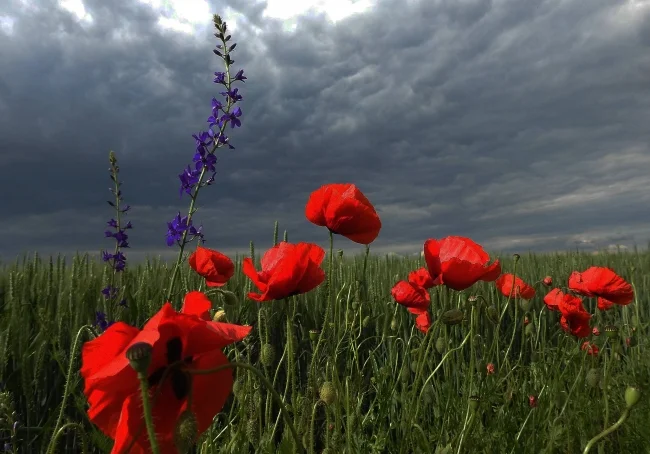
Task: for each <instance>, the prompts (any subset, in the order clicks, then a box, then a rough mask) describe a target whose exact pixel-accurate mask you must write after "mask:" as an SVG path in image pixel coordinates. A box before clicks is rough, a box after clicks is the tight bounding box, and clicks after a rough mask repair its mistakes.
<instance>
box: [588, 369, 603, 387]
mask: <svg viewBox="0 0 650 454" xmlns="http://www.w3.org/2000/svg"><path fill="white" fill-rule="evenodd" d="M586 380H587V384H588V385H589V386H591V387H592V388H596V387H598V384H599V383H600V371H599V370H598V369H596V368H595V367H592V368H591V369H589V370H588V371H587V376H586Z"/></svg>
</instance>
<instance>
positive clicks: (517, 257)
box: [512, 254, 521, 263]
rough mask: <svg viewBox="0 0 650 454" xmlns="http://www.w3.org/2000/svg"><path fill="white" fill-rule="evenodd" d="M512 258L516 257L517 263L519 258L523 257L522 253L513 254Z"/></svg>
mask: <svg viewBox="0 0 650 454" xmlns="http://www.w3.org/2000/svg"><path fill="white" fill-rule="evenodd" d="M512 258H513V259H515V263H517V262H518V261H519V259H520V258H521V255H519V254H512Z"/></svg>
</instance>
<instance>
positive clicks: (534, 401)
mask: <svg viewBox="0 0 650 454" xmlns="http://www.w3.org/2000/svg"><path fill="white" fill-rule="evenodd" d="M528 406H529V407H530V408H535V407H537V396H533V395H530V396H528Z"/></svg>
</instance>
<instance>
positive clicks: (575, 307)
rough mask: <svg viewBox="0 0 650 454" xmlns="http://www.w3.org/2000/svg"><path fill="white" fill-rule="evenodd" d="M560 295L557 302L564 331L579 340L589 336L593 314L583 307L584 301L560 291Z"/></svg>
mask: <svg viewBox="0 0 650 454" xmlns="http://www.w3.org/2000/svg"><path fill="white" fill-rule="evenodd" d="M558 293H559V294H560V295H561V296H559V297H558V299H556V301H557V302H558V305H557V308H558V310H559V311H560V313H561V314H562V317H561V318H560V326H561V327H562V329H563V330H564V331H566V332H568V333H571V334H573V335H574V336H576V337H578V338H582V337H587V336H589V333H591V328H589V320H591V314H590V313H589V312H587V311H586V310H585V309H584V307H583V306H582V300H581V299H580V298H578V297H576V296H573V295H569V294H563V293H562V292H561V291H560V290H559V289H558ZM547 296H548V295H547Z"/></svg>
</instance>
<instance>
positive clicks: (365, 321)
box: [361, 315, 370, 328]
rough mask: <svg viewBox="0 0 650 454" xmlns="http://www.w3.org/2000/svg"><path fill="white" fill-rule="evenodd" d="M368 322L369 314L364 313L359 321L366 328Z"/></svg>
mask: <svg viewBox="0 0 650 454" xmlns="http://www.w3.org/2000/svg"><path fill="white" fill-rule="evenodd" d="M369 324H370V316H369V315H366V316H365V317H364V319H363V321H362V322H361V325H362V326H363V327H364V328H367V327H368V325H369Z"/></svg>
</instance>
